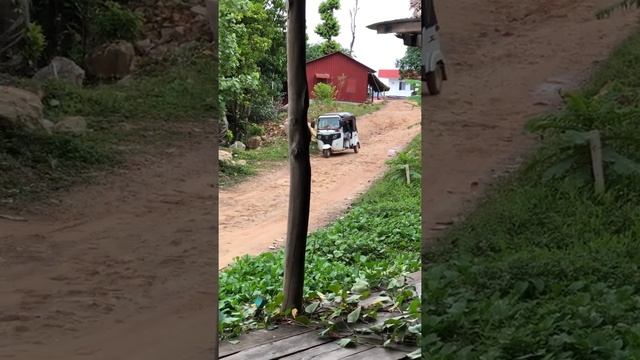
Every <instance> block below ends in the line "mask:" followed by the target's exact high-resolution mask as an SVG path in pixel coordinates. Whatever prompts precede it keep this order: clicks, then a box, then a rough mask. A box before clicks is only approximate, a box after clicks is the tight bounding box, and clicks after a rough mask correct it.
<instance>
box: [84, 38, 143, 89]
mask: <svg viewBox="0 0 640 360" xmlns="http://www.w3.org/2000/svg"><path fill="white" fill-rule="evenodd" d="M135 56H136V50H135V49H134V47H133V45H131V43H129V42H126V41H122V40H120V41H115V42H113V43H109V44H105V45H102V46H100V47H98V48H97V49H95V50H94V51H93V52H91V54H90V55H89V58H88V60H87V70H88V71H89V74H91V75H93V76H95V77H97V78H99V79H122V78H123V77H125V76H127V75H129V74H130V73H131V71H132V70H133V61H134V59H135Z"/></svg>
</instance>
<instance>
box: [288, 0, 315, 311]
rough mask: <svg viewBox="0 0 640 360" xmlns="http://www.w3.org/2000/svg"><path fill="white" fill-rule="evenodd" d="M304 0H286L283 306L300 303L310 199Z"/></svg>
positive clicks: (309, 137)
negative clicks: (287, 174)
mask: <svg viewBox="0 0 640 360" xmlns="http://www.w3.org/2000/svg"><path fill="white" fill-rule="evenodd" d="M305 3H306V1H305V0H288V4H289V6H288V14H289V16H288V19H287V88H288V93H289V134H288V135H289V167H290V171H291V174H290V180H291V183H290V186H289V217H288V224H287V242H286V248H285V266H284V300H283V302H282V309H283V310H287V309H292V308H295V309H300V308H301V307H302V295H303V294H302V289H303V286H304V260H305V249H306V246H307V230H308V227H309V203H310V200H311V163H310V162H309V142H310V141H311V134H310V132H309V128H308V125H307V112H308V110H309V94H308V91H307V77H306V73H305V67H306V61H305V52H306V49H305V33H306V32H305V25H306V18H305V7H306V6H305Z"/></svg>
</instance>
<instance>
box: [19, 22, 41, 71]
mask: <svg viewBox="0 0 640 360" xmlns="http://www.w3.org/2000/svg"><path fill="white" fill-rule="evenodd" d="M46 46H47V41H46V39H45V36H44V33H43V32H42V27H41V26H40V25H38V24H36V23H31V24H29V25H27V31H26V33H25V36H24V47H23V48H22V55H23V56H24V58H25V59H27V62H28V64H29V67H32V68H33V67H35V66H36V65H37V61H38V59H40V56H42V53H43V51H44V49H45V47H46Z"/></svg>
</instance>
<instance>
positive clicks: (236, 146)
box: [230, 141, 247, 150]
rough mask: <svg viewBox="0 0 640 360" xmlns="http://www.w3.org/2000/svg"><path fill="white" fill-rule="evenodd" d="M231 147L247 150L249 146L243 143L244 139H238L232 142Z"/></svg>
mask: <svg viewBox="0 0 640 360" xmlns="http://www.w3.org/2000/svg"><path fill="white" fill-rule="evenodd" d="M230 148H231V149H234V150H246V149H247V146H246V145H245V144H243V143H242V141H236V142H234V143H233V144H231V146H230Z"/></svg>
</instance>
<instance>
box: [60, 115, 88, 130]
mask: <svg viewBox="0 0 640 360" xmlns="http://www.w3.org/2000/svg"><path fill="white" fill-rule="evenodd" d="M53 131H54V132H57V133H66V134H72V135H82V134H84V133H85V132H87V122H86V121H85V119H84V118H83V117H82V116H67V117H64V118H62V119H61V120H60V121H58V123H57V124H55V126H54V127H53Z"/></svg>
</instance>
